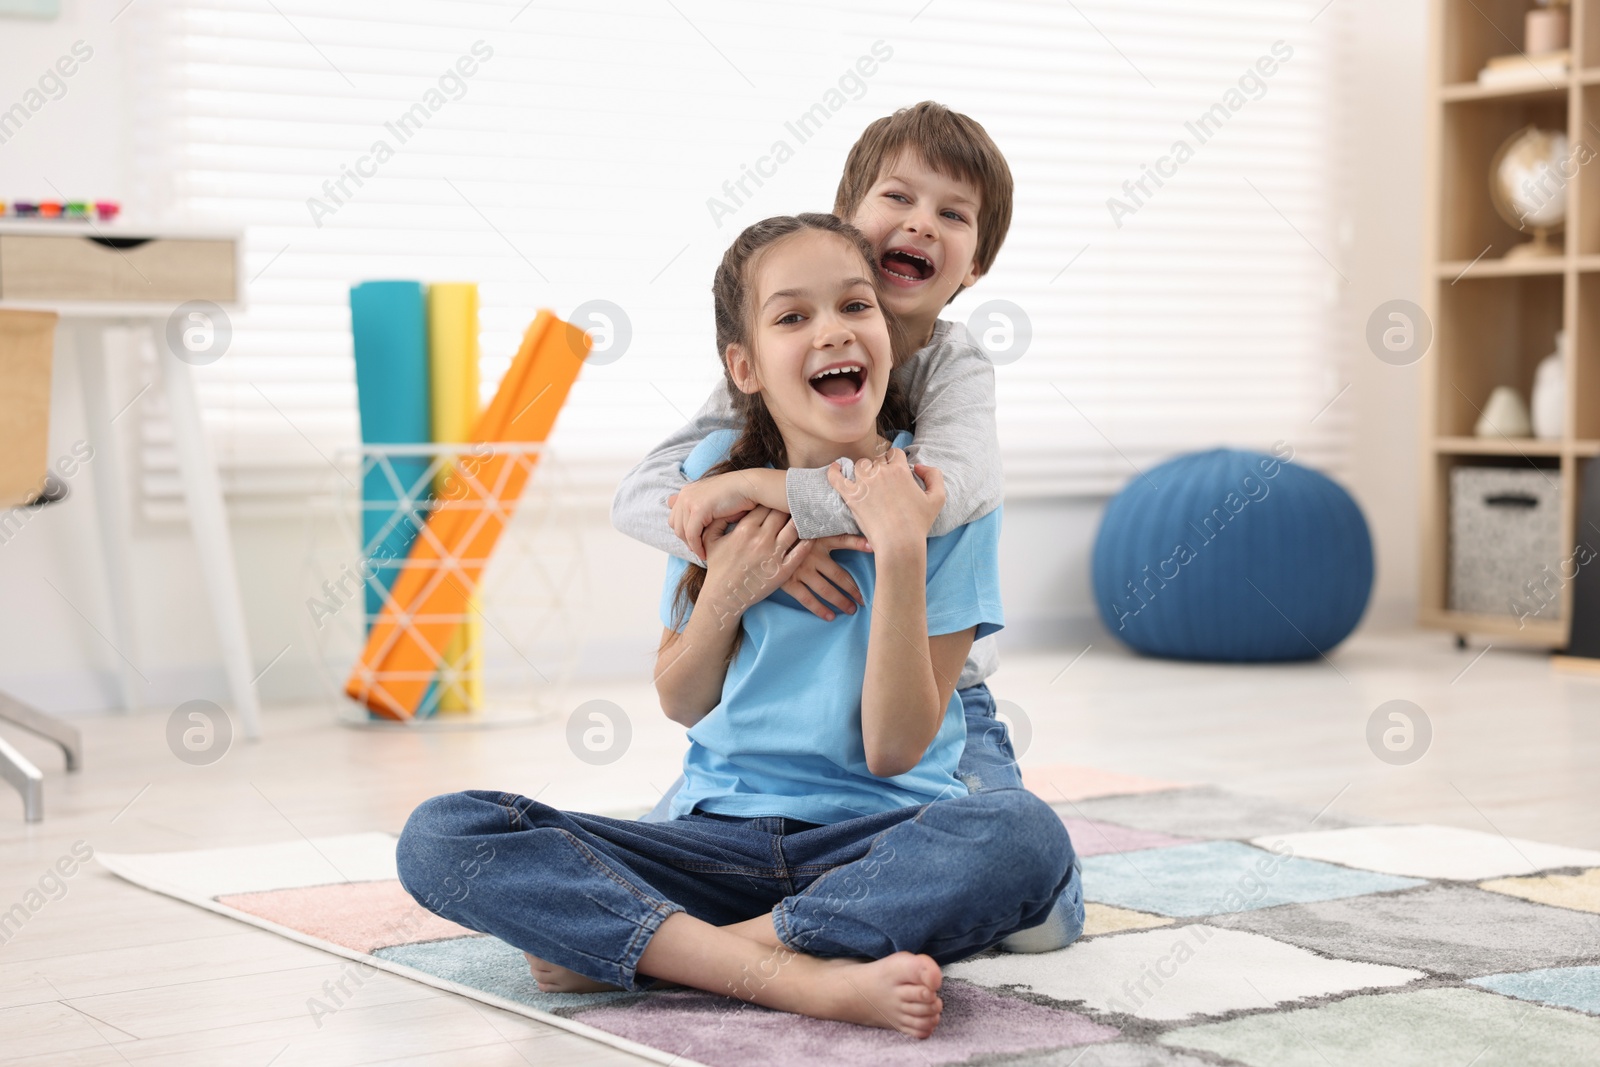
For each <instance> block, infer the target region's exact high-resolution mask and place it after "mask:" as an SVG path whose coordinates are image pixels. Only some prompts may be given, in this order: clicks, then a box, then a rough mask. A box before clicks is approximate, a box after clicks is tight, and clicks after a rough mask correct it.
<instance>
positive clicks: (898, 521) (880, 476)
mask: <svg viewBox="0 0 1600 1067" xmlns="http://www.w3.org/2000/svg"><path fill="white" fill-rule="evenodd" d="M855 468H856V471H855V473H856V477H855V481H853V482H852V481H850V480H849V479H847V478H846V477H845V476H844V471H843V469H842V468H840V466H839V464H838V463H837V462H836V463H834V465H833V466H831V467H829V468H828V483H829V484H830V485H832V486H833V487H834V488H835V489H837V490H838V491H839V495H840V496H841V497H843V498H844V502H845V504H846V505H847V506H848V507H849V508H850V514H852V515H854V516H855V520H856V525H857V526H860V527H861V532H862V533H863V534H864V535H866V538H867V540H868V541H869V542H871V543H872V545H873V546H874V547H875V548H876V549H877V550H878V551H880V552H881V551H883V550H884V549H885V548H888V547H889V546H893V545H900V544H904V543H906V542H907V541H911V540H915V541H925V540H927V537H928V531H929V530H930V529H931V528H932V527H933V520H934V519H935V518H937V517H938V515H939V509H940V508H942V507H944V475H943V474H941V473H940V472H939V471H938V469H937V468H934V467H929V466H926V465H924V464H921V463H919V464H917V467H916V473H917V476H918V477H920V478H921V479H922V480H923V482H924V483H926V485H927V488H926V489H924V488H923V487H922V486H920V485H918V484H917V480H916V478H913V477H912V475H911V465H910V464H909V463H908V462H907V460H906V454H905V453H904V452H902V451H901V450H900V449H898V448H891V449H889V451H888V452H887V453H885V454H884V455H883V456H881V457H877V458H873V459H863V460H858V461H857V462H856V465H855Z"/></svg>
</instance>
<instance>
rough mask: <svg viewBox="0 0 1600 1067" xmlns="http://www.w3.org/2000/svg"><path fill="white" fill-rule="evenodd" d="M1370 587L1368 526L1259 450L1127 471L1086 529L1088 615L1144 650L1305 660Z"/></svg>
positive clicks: (1309, 478)
mask: <svg viewBox="0 0 1600 1067" xmlns="http://www.w3.org/2000/svg"><path fill="white" fill-rule="evenodd" d="M1287 455H1288V456H1290V457H1292V453H1287ZM1371 592H1372V537H1371V535H1370V534H1369V533H1368V531H1367V522H1366V519H1365V518H1363V517H1362V514H1361V509H1360V507H1358V506H1357V505H1356V502H1355V501H1354V500H1352V499H1351V498H1350V494H1349V493H1347V492H1345V491H1344V490H1343V489H1342V488H1340V487H1339V486H1338V485H1337V484H1335V483H1334V482H1333V481H1332V480H1331V479H1330V478H1328V477H1327V476H1326V475H1323V474H1319V473H1317V472H1316V471H1314V470H1309V469H1307V468H1305V467H1301V466H1298V465H1296V464H1295V463H1293V462H1287V461H1285V459H1279V458H1275V457H1273V456H1267V455H1262V454H1261V453H1258V452H1237V451H1233V450H1230V449H1220V448H1219V449H1216V450H1214V451H1211V452H1197V453H1194V454H1192V455H1188V456H1180V457H1179V458H1177V459H1174V460H1170V461H1168V462H1166V463H1163V464H1162V465H1161V466H1159V467H1155V468H1153V469H1152V470H1150V471H1149V472H1148V473H1147V474H1146V475H1144V476H1142V477H1141V476H1135V477H1134V478H1133V479H1132V480H1131V481H1130V482H1129V483H1128V485H1127V487H1126V488H1124V489H1123V490H1122V492H1120V493H1118V494H1117V495H1116V496H1115V497H1114V498H1112V500H1111V502H1110V503H1109V504H1108V505H1107V506H1106V513H1105V518H1104V519H1103V520H1102V521H1101V523H1100V533H1099V535H1098V536H1097V537H1096V539H1095V545H1094V595H1095V603H1096V605H1097V606H1098V608H1099V610H1100V617H1101V619H1102V620H1104V622H1105V624H1106V626H1107V627H1108V628H1109V629H1110V630H1111V632H1112V633H1113V634H1115V635H1116V636H1117V637H1118V638H1119V639H1121V640H1122V641H1125V642H1127V644H1128V645H1129V646H1131V647H1132V648H1133V649H1134V650H1136V651H1138V652H1143V653H1145V654H1146V655H1151V656H1166V657H1171V658H1174V659H1194V660H1223V661H1229V662H1262V661H1271V660H1298V659H1310V658H1313V657H1315V656H1317V655H1319V654H1321V653H1323V652H1326V651H1327V650H1329V649H1331V648H1332V647H1333V646H1335V645H1337V644H1338V643H1339V642H1340V641H1343V640H1344V639H1345V638H1346V637H1347V636H1349V634H1350V631H1351V630H1353V629H1355V626H1356V623H1357V622H1359V621H1361V613H1362V612H1363V611H1365V610H1366V606H1367V598H1368V596H1369V595H1370V594H1371Z"/></svg>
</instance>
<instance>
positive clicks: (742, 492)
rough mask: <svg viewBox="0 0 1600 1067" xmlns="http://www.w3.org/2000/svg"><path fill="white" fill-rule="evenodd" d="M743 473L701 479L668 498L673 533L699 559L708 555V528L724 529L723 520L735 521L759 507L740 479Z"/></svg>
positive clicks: (729, 473) (732, 472)
mask: <svg viewBox="0 0 1600 1067" xmlns="http://www.w3.org/2000/svg"><path fill="white" fill-rule="evenodd" d="M741 473H742V472H740V471H729V472H727V473H726V474H717V475H713V476H712V477H710V478H701V479H700V480H699V481H697V482H690V483H689V484H688V485H686V486H684V487H683V488H682V489H680V490H679V491H678V492H676V493H674V494H672V495H671V496H669V497H668V498H667V503H668V504H670V505H671V506H672V516H671V518H670V519H669V520H668V521H669V522H670V523H671V524H672V532H673V533H675V534H677V535H678V539H679V540H680V541H682V542H683V543H684V544H685V545H687V546H688V548H689V551H690V552H693V553H694V557H695V559H705V558H706V545H707V541H706V527H708V526H710V525H711V524H712V523H717V524H718V526H717V528H718V529H721V528H722V526H721V524H722V523H726V522H731V521H732V520H734V519H736V518H738V517H739V516H740V515H743V514H744V513H745V512H747V511H749V510H750V509H751V508H752V507H754V506H755V501H753V500H751V499H750V496H749V491H748V487H747V486H746V485H744V484H743V482H741V480H740V478H739V475H740V474H741ZM718 520H720V522H719V521H718Z"/></svg>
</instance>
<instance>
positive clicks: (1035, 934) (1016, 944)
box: [534, 682, 1084, 955]
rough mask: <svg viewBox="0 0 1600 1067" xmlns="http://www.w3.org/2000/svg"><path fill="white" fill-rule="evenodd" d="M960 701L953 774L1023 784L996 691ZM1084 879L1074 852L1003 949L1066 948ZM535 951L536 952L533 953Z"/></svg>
mask: <svg viewBox="0 0 1600 1067" xmlns="http://www.w3.org/2000/svg"><path fill="white" fill-rule="evenodd" d="M956 694H957V695H958V696H960V697H961V706H962V708H963V709H964V710H965V711H966V715H967V745H966V748H965V749H963V750H962V753H961V762H960V764H959V765H958V766H957V768H956V777H958V778H960V779H961V780H962V781H963V782H965V783H966V784H967V789H968V790H969V791H971V792H973V793H984V792H988V791H989V790H991V789H1021V788H1022V772H1021V771H1020V770H1019V769H1018V768H1017V754H1016V752H1015V751H1014V750H1013V749H1012V747H1011V736H1010V735H1009V734H1008V733H1007V732H1006V724H1005V723H1003V722H1001V721H1000V720H999V719H997V718H995V704H994V696H993V694H991V693H990V692H989V687H988V685H986V684H984V683H983V682H979V683H978V684H977V685H974V686H970V687H968V688H966V689H958V690H956ZM681 785H683V778H682V777H681V776H680V777H679V778H678V780H677V781H676V782H674V783H673V784H672V785H671V786H670V787H669V788H668V789H667V792H666V795H665V796H663V797H662V798H661V801H660V802H659V803H658V804H656V806H655V808H654V810H652V811H651V812H650V813H649V814H648V815H645V816H644V817H643V818H644V820H645V821H647V822H660V821H662V820H665V819H666V817H667V808H668V806H669V805H670V804H671V802H672V797H673V794H675V793H677V791H678V788H679V787H680V786H681ZM1083 922H1084V910H1083V878H1082V870H1081V865H1080V864H1079V863H1078V861H1077V859H1076V857H1074V859H1073V864H1072V879H1071V881H1069V882H1068V883H1067V887H1066V888H1065V889H1063V890H1062V891H1061V896H1060V898H1058V899H1057V900H1056V905H1055V907H1054V908H1053V909H1051V911H1050V915H1049V917H1048V918H1047V919H1045V921H1044V922H1043V923H1041V924H1039V925H1038V926H1036V927H1034V928H1033V929H1031V930H1019V931H1017V932H1016V933H1014V934H1012V935H1011V936H1010V937H1007V938H1005V939H1004V940H1003V941H1001V942H1000V947H1001V948H1002V949H1005V950H1006V951H1007V952H1054V951H1055V950H1056V949H1058V948H1065V947H1067V946H1068V945H1070V944H1072V942H1074V941H1076V940H1077V939H1078V936H1079V935H1080V934H1082V933H1083ZM534 955H538V953H534Z"/></svg>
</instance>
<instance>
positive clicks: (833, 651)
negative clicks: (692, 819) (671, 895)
mask: <svg viewBox="0 0 1600 1067" xmlns="http://www.w3.org/2000/svg"><path fill="white" fill-rule="evenodd" d="M911 440H912V436H911V434H909V433H906V432H905V431H901V432H900V433H898V434H897V435H896V436H895V440H894V444H895V446H896V447H897V448H901V449H904V448H905V447H906V446H907V445H908V444H910V443H911ZM733 442H734V432H733V431H732V430H718V431H716V432H714V433H712V434H710V435H708V436H707V437H706V439H705V440H703V441H701V442H700V444H699V445H698V446H697V447H696V448H695V449H694V451H693V452H692V453H690V455H689V457H688V458H687V459H686V460H685V461H684V463H683V471H684V474H685V476H687V477H688V478H689V479H690V480H691V481H692V480H694V479H696V478H699V477H700V476H701V475H703V474H704V473H705V472H706V471H707V470H709V469H710V468H711V467H713V466H715V465H716V464H717V463H720V462H721V461H722V460H723V459H725V458H726V457H727V455H728V452H729V450H730V449H731V448H732V446H733ZM999 555H1000V509H999V508H995V509H994V510H993V511H991V512H990V513H989V514H987V515H985V516H983V517H982V518H980V519H976V520H974V521H973V522H970V523H967V524H966V525H965V526H958V527H957V528H956V529H954V530H952V531H951V532H950V533H947V534H945V535H943V536H942V537H930V538H928V585H927V607H928V634H929V635H930V636H931V635H936V634H948V633H957V632H959V631H962V630H965V629H967V628H968V627H974V626H975V627H977V634H976V636H977V637H983V636H985V635H987V634H991V633H994V632H995V631H997V630H999V629H1000V628H1001V627H1002V626H1003V625H1004V618H1003V616H1002V614H1001V611H1000V565H999ZM833 560H834V562H836V563H838V564H839V565H840V566H841V567H843V568H844V569H845V570H846V571H848V572H849V574H850V577H851V578H853V579H854V580H855V583H856V585H857V586H858V587H859V588H860V589H861V594H862V597H863V598H864V599H865V600H866V602H867V606H866V607H862V608H858V609H857V610H856V612H855V614H846V613H843V612H839V613H836V614H835V616H834V619H833V621H832V622H826V621H824V620H822V619H819V618H818V617H817V616H815V615H813V614H812V613H811V612H810V610H808V609H807V608H805V607H804V606H802V605H801V604H800V602H799V601H797V600H795V599H794V598H793V597H791V596H789V595H788V594H787V593H785V592H783V591H782V590H776V591H774V592H773V593H772V594H771V595H770V596H768V597H767V598H766V599H764V600H762V601H760V602H759V603H756V604H754V605H752V606H751V607H750V608H749V609H748V610H747V611H746V612H745V614H744V618H743V625H744V640H743V642H742V643H741V644H740V646H739V651H738V653H737V654H736V655H735V657H734V660H733V662H732V663H731V664H730V665H729V666H728V674H727V678H726V679H725V680H724V682H723V685H722V700H721V702H720V703H718V704H717V706H716V707H715V708H713V709H711V711H710V712H709V713H708V714H707V715H706V716H705V718H703V719H701V720H700V721H699V722H697V723H696V724H695V725H694V726H693V727H691V728H690V729H689V742H690V744H689V751H688V753H687V754H686V755H685V756H684V759H683V776H684V784H683V787H682V788H681V789H680V790H679V791H678V793H677V794H676V795H675V796H674V797H673V800H672V806H671V808H670V809H669V812H668V817H669V818H677V817H678V816H680V815H684V814H687V813H688V812H689V811H691V810H693V809H694V808H695V806H696V805H698V806H699V807H700V809H701V810H702V811H711V812H716V813H718V814H722V815H738V816H742V817H746V818H749V817H754V816H758V815H783V816H787V817H789V818H793V819H801V820H804V821H806V822H814V823H835V822H841V821H843V820H845V819H854V818H858V817H860V816H863V815H873V814H877V813H878V812H882V811H892V810H895V809H898V808H904V807H912V806H915V805H918V804H926V803H930V802H932V801H935V800H940V799H944V798H948V797H959V796H965V795H966V794H967V792H968V790H967V787H966V784H965V783H964V782H962V781H961V779H959V778H957V777H956V767H957V764H958V763H959V762H960V760H961V753H962V749H963V748H964V747H965V745H966V742H967V727H966V717H965V715H964V714H963V712H962V706H961V697H960V695H959V694H956V693H952V694H951V695H950V703H949V704H948V705H947V706H946V708H945V714H944V722H943V723H942V724H941V725H940V727H939V733H938V735H937V736H936V737H935V738H934V740H933V744H932V745H930V746H929V748H928V751H927V753H926V754H925V755H924V756H923V757H922V761H921V762H920V763H918V764H917V765H916V766H915V767H914V768H912V769H911V770H909V771H907V772H906V773H905V774H897V775H895V776H894V777H892V778H879V777H878V776H876V775H874V774H873V773H872V772H871V771H870V770H868V769H867V757H866V749H865V747H864V745H863V742H862V738H861V689H862V685H863V682H864V680H865V678H866V672H867V638H868V636H869V634H870V632H871V627H872V612H871V610H870V609H871V604H872V601H873V592H874V587H875V584H876V578H877V569H876V567H875V566H874V564H873V560H872V554H871V553H870V552H857V551H853V550H840V551H836V552H834V553H833ZM688 566H689V565H688V564H687V563H685V562H684V561H683V560H681V559H678V558H676V557H673V558H672V559H670V560H669V561H668V563H667V576H666V582H665V585H664V586H663V589H662V594H661V621H662V624H663V625H665V626H668V627H671V626H672V625H673V620H672V615H673V611H672V609H673V598H674V594H675V593H676V591H677V588H678V580H679V579H680V578H681V577H682V576H683V572H684V570H685V568H687V567H688ZM686 618H687V616H686ZM685 625H687V622H685ZM678 629H680V630H681V629H682V627H678ZM906 654H907V655H914V654H915V653H914V652H913V651H911V650H910V649H909V648H908V649H906Z"/></svg>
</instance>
